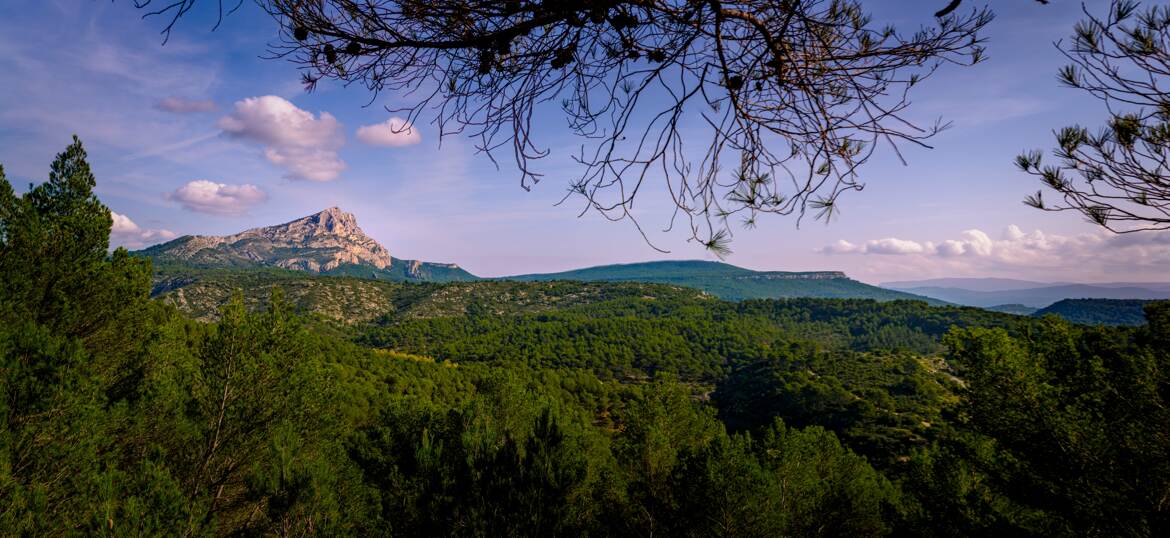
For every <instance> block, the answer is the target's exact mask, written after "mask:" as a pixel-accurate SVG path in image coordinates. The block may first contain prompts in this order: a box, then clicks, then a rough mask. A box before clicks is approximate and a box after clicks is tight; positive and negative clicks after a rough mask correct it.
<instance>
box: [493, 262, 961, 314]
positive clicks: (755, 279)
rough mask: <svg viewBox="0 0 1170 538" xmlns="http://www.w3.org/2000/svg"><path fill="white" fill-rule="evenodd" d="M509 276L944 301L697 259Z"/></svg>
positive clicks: (812, 274) (773, 295)
mask: <svg viewBox="0 0 1170 538" xmlns="http://www.w3.org/2000/svg"><path fill="white" fill-rule="evenodd" d="M505 279H507V280H520V281H538V282H539V281H549V280H572V281H579V282H656V283H661V284H672V285H676V286H688V287H692V288H697V289H701V290H703V291H705V292H707V293H710V294H712V295H714V296H716V297H720V298H722V299H728V300H733V301H738V300H741V299H780V298H786V297H816V298H834V299H876V300H879V301H896V300H918V301H926V302H928V303H931V304H937V305H941V304H946V303H944V302H943V301H940V300H938V299H933V298H930V297H925V296H922V295H914V294H912V293H906V292H902V291H897V290H888V289H885V288H879V287H877V286H870V285H869V284H865V283H862V282H858V281H856V280H853V279H851V278H849V277H847V276H845V274H844V273H841V272H838V271H806V272H785V271H752V270H750V269H744V268H742V267H736V266H734V265H730V264H726V263H720V262H707V261H700V260H684V261H657V262H645V263H629V264H622V265H602V266H598V267H589V268H585V269H577V270H574V271H565V272H561V273H545V274H533V275H518V276H510V277H505Z"/></svg>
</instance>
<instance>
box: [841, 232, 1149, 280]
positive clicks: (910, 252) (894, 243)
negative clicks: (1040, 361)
mask: <svg viewBox="0 0 1170 538" xmlns="http://www.w3.org/2000/svg"><path fill="white" fill-rule="evenodd" d="M818 252H821V253H823V254H829V255H854V256H858V255H860V256H866V255H877V256H876V257H874V258H872V260H873V263H871V264H869V265H868V266H867V267H869V269H868V270H870V271H872V272H875V273H882V274H891V273H895V272H904V271H907V270H910V271H912V272H914V273H915V274H919V275H921V274H934V275H955V276H957V275H965V274H979V275H990V274H1001V275H1016V276H1022V277H1024V276H1026V277H1031V278H1037V279H1046V280H1049V281H1054V280H1060V279H1068V280H1080V281H1089V280H1109V279H1112V280H1117V279H1118V278H1117V277H1120V276H1124V275H1130V276H1141V275H1144V276H1146V277H1156V278H1157V279H1159V280H1160V279H1163V278H1164V274H1165V271H1166V268H1167V267H1170V232H1149V233H1142V234H1124V235H1116V234H1112V233H1109V232H1095V233H1082V234H1072V235H1061V234H1052V233H1045V232H1044V231H1042V230H1033V231H1032V232H1025V231H1023V230H1021V229H1020V227H1019V226H1016V225H1010V226H1008V227H1007V228H1006V229H1005V230H1004V231H1003V233H1002V234H1000V236H999V238H998V239H993V238H992V236H991V235H989V234H988V233H986V232H984V231H983V230H978V229H971V230H965V231H963V232H962V233H960V234H959V236H958V237H953V238H947V239H941V240H935V241H931V240H911V239H902V238H893V237H888V238H883V239H871V240H868V241H865V242H862V243H856V242H850V241H846V240H844V239H841V240H838V241H836V242H834V243H832V244H830V245H826V246H825V247H822V248H820V249H818ZM898 260H903V261H898Z"/></svg>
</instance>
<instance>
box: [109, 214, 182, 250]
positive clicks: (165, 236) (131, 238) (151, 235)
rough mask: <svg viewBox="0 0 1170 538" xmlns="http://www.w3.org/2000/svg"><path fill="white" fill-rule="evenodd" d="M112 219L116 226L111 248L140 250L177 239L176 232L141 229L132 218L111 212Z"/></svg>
mask: <svg viewBox="0 0 1170 538" xmlns="http://www.w3.org/2000/svg"><path fill="white" fill-rule="evenodd" d="M110 217H111V218H113V219H114V225H113V227H111V228H110V246H122V247H126V248H129V249H138V248H142V247H145V246H147V245H151V244H154V243H159V242H162V241H169V240H171V239H174V238H175V237H176V235H175V232H172V231H170V230H163V229H146V228H142V227H139V226H138V225H137V224H135V223H134V221H133V220H130V217H127V216H126V215H123V214H121V213H115V212H113V211H110Z"/></svg>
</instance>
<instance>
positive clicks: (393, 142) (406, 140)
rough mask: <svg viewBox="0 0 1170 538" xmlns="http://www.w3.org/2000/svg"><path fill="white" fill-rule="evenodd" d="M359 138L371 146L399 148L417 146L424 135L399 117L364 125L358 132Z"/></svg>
mask: <svg viewBox="0 0 1170 538" xmlns="http://www.w3.org/2000/svg"><path fill="white" fill-rule="evenodd" d="M357 138H358V140H361V141H362V142H365V143H366V144H369V145H371V146H384V147H398V146H409V145H412V144H417V143H419V142H420V141H422V135H420V134H419V132H418V129H415V128H414V126H413V125H411V124H410V123H409V122H407V121H406V120H404V119H402V118H399V117H398V116H394V117H391V118H390V119H388V120H386V121H384V122H382V123H375V124H374V125H363V126H361V127H359V128H358V130H357Z"/></svg>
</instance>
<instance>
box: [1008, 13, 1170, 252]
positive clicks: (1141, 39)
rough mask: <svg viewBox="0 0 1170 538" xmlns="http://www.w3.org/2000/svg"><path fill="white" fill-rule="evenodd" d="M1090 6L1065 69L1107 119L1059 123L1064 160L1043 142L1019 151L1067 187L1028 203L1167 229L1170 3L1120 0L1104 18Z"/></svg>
mask: <svg viewBox="0 0 1170 538" xmlns="http://www.w3.org/2000/svg"><path fill="white" fill-rule="evenodd" d="M1085 15H1086V19H1085V20H1084V21H1082V22H1080V23H1078V24H1077V26H1076V28H1075V30H1074V34H1073V36H1072V42H1071V43H1070V44H1069V46H1067V48H1063V49H1062V51H1063V52H1064V54H1065V56H1066V57H1067V58H1068V59H1069V60H1070V62H1071V63H1070V64H1069V65H1067V66H1065V67H1064V68H1062V69H1061V70H1060V73H1059V77H1058V78H1059V79H1060V81H1061V82H1062V83H1063V84H1065V85H1067V86H1069V87H1072V88H1077V89H1081V90H1084V91H1086V92H1088V93H1089V94H1091V95H1092V96H1093V97H1096V98H1097V99H1099V100H1101V101H1102V103H1104V105H1105V109H1106V111H1107V112H1108V114H1109V120H1108V121H1107V122H1106V125H1105V127H1104V128H1101V129H1098V130H1097V131H1096V132H1090V131H1089V129H1087V128H1085V127H1082V126H1080V125H1073V126H1071V127H1064V128H1062V129H1060V130H1059V131H1056V132H1055V135H1056V142H1057V146H1058V147H1057V148H1056V149H1054V150H1053V151H1052V154H1053V155H1054V156H1055V157H1056V158H1057V159H1058V160H1059V163H1058V164H1047V165H1046V164H1043V162H1042V160H1043V156H1042V153H1041V152H1040V151H1032V152H1029V153H1026V154H1022V155H1020V156H1018V157H1016V165H1017V166H1018V167H1019V168H1020V169H1021V170H1023V171H1024V172H1027V173H1028V174H1031V175H1033V176H1036V177H1038V178H1040V180H1041V181H1043V182H1044V184H1045V185H1046V186H1047V187H1048V188H1050V189H1051V190H1053V191H1055V192H1056V193H1057V195H1058V196H1059V197H1060V201H1059V202H1056V203H1052V202H1049V201H1047V200H1045V199H1044V197H1043V192H1042V191H1037V192H1036V194H1034V195H1032V196H1029V197H1028V198H1027V199H1025V201H1024V203H1026V204H1028V205H1030V206H1033V207H1036V208H1038V209H1043V210H1046V211H1070V210H1071V211H1076V212H1080V213H1082V214H1084V215H1085V217H1086V218H1088V220H1089V221H1090V222H1093V223H1095V224H1098V225H1100V226H1103V227H1105V228H1106V229H1109V230H1111V231H1114V232H1119V233H1126V232H1134V231H1139V230H1165V229H1170V161H1168V159H1170V87H1167V84H1168V82H1170V81H1168V80H1167V77H1168V76H1170V7H1167V6H1154V7H1151V8H1149V9H1147V10H1139V6H1138V4H1137V3H1136V2H1132V1H1129V0H1113V1H1112V3H1111V4H1110V7H1109V12H1108V13H1107V14H1106V15H1105V16H1104V18H1100V17H1097V16H1094V15H1093V14H1092V13H1091V12H1089V11H1088V10H1087V9H1086V10H1085ZM1058 46H1060V44H1059V43H1058Z"/></svg>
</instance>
